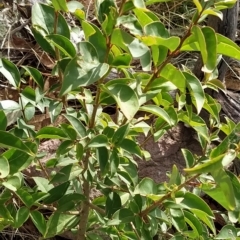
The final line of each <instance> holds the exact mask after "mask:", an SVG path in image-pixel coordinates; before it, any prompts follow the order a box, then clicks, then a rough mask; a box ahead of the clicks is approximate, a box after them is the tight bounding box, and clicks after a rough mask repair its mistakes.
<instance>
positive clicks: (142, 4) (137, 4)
mask: <svg viewBox="0 0 240 240" xmlns="http://www.w3.org/2000/svg"><path fill="white" fill-rule="evenodd" d="M133 5H134V6H135V7H136V8H145V2H144V1H143V0H133Z"/></svg>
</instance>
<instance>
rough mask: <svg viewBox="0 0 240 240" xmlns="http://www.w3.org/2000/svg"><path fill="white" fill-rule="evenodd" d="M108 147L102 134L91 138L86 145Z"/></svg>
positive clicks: (106, 140)
mask: <svg viewBox="0 0 240 240" xmlns="http://www.w3.org/2000/svg"><path fill="white" fill-rule="evenodd" d="M107 145H108V138H107V136H105V135H103V134H99V135H97V136H96V137H93V138H92V139H91V140H90V142H89V143H88V147H90V148H95V147H106V146H107Z"/></svg>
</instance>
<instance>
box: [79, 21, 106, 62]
mask: <svg viewBox="0 0 240 240" xmlns="http://www.w3.org/2000/svg"><path fill="white" fill-rule="evenodd" d="M82 29H83V31H84V35H85V38H86V40H87V41H89V42H90V43H91V44H92V45H93V46H94V47H95V49H96V50H97V53H98V57H99V61H100V62H104V60H105V57H106V53H107V44H106V39H105V37H104V35H103V34H102V32H101V31H100V30H99V28H98V27H97V26H95V25H94V24H91V23H89V22H86V21H82Z"/></svg>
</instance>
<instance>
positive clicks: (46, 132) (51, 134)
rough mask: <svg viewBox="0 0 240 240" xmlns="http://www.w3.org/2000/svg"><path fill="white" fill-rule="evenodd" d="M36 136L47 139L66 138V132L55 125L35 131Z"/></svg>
mask: <svg viewBox="0 0 240 240" xmlns="http://www.w3.org/2000/svg"><path fill="white" fill-rule="evenodd" d="M36 137H37V138H40V139H41V138H49V139H66V138H67V136H66V134H65V133H64V132H63V131H62V130H61V129H60V128H56V127H43V128H42V129H40V130H39V131H38V132H37V135H36Z"/></svg>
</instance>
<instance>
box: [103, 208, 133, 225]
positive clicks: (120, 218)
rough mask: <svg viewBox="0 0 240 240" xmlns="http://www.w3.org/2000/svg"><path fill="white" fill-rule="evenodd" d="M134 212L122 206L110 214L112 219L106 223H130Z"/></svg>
mask: <svg viewBox="0 0 240 240" xmlns="http://www.w3.org/2000/svg"><path fill="white" fill-rule="evenodd" d="M134 218H135V216H134V213H133V212H132V211H131V210H130V209H127V208H122V209H120V210H118V211H117V212H115V213H114V214H113V216H112V220H110V221H108V223H107V224H108V225H109V226H111V225H119V224H120V223H130V222H132V221H133V220H134Z"/></svg>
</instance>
